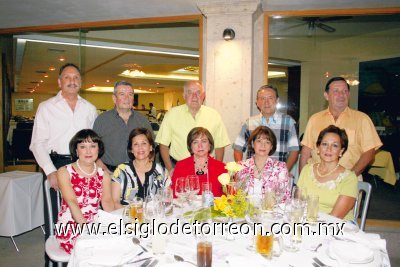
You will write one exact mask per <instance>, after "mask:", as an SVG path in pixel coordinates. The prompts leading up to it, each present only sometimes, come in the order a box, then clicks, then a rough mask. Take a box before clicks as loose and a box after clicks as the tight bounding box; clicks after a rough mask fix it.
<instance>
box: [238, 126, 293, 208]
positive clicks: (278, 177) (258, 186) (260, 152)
mask: <svg viewBox="0 0 400 267" xmlns="http://www.w3.org/2000/svg"><path fill="white" fill-rule="evenodd" d="M247 144H248V149H250V150H253V151H254V155H253V156H252V157H251V158H249V159H247V160H244V161H240V162H239V164H241V165H242V167H243V169H242V170H240V171H239V172H238V173H237V174H236V177H237V178H236V179H237V181H238V182H239V183H240V184H242V185H244V188H245V190H246V191H247V193H248V194H251V195H262V194H264V192H266V191H267V190H269V189H272V190H274V191H275V192H279V193H280V194H281V200H282V201H285V200H286V199H287V198H290V188H289V174H288V170H287V167H286V163H285V162H281V161H277V160H274V159H272V158H270V157H269V156H270V155H272V154H274V152H275V150H276V137H275V135H274V133H273V132H272V130H271V129H270V128H268V127H266V126H259V127H257V128H256V129H255V130H254V131H253V132H252V133H251V135H250V137H249V140H248V143H247Z"/></svg>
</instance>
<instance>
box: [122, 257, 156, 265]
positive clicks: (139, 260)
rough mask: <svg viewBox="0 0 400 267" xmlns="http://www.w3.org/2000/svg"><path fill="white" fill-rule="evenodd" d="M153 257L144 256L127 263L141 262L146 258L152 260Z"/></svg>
mask: <svg viewBox="0 0 400 267" xmlns="http://www.w3.org/2000/svg"><path fill="white" fill-rule="evenodd" d="M152 258H153V257H147V258H142V259H138V260H134V261H130V262H127V263H126V264H131V263H137V262H141V261H145V260H151V259H152Z"/></svg>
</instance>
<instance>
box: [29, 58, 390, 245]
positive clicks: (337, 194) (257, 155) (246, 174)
mask: <svg viewBox="0 0 400 267" xmlns="http://www.w3.org/2000/svg"><path fill="white" fill-rule="evenodd" d="M58 85H59V87H60V89H61V90H60V92H59V93H58V94H57V95H56V96H55V97H52V98H50V99H49V100H46V101H44V102H42V103H41V104H40V105H39V107H38V110H37V114H36V117H35V123H34V129H33V135H32V142H31V146H30V149H31V150H32V152H33V154H34V156H35V158H36V160H37V162H38V164H39V165H40V166H41V168H42V169H43V172H44V173H45V174H46V176H47V180H48V181H49V183H50V185H51V187H52V188H53V189H52V192H51V197H52V203H57V201H56V193H55V191H54V190H61V192H62V196H63V200H62V207H61V211H60V212H59V214H58V222H63V223H72V224H83V223H87V222H90V221H92V220H93V217H94V215H95V214H96V213H97V209H98V208H99V206H100V203H101V207H102V208H103V209H104V210H106V211H112V210H114V209H117V208H120V207H122V205H124V204H127V203H128V202H129V199H131V198H133V197H136V196H138V197H142V198H145V197H146V196H147V195H149V194H155V193H156V192H157V191H158V190H160V189H162V188H163V187H165V186H169V185H170V184H171V183H172V185H173V184H174V181H175V180H176V179H177V178H178V177H182V176H187V175H197V176H199V180H200V183H202V182H206V181H208V182H211V183H212V192H213V194H214V196H217V197H218V196H221V195H222V193H223V192H222V186H221V185H220V183H219V182H218V180H217V177H218V176H219V175H220V174H222V173H224V172H226V171H227V170H226V169H225V164H224V163H223V158H224V149H225V147H226V146H228V145H229V144H230V140H229V137H228V133H227V131H226V128H225V126H224V123H223V121H222V119H221V116H220V115H219V113H218V112H217V111H216V110H214V109H212V108H210V107H207V106H204V105H203V102H204V99H205V91H204V88H203V86H202V84H201V83H200V82H198V81H189V82H187V83H185V85H184V93H183V94H184V98H185V101H186V103H185V104H183V105H180V106H177V107H174V108H172V109H171V110H170V111H169V112H167V113H166V115H165V117H164V120H163V122H162V124H161V126H160V129H159V132H158V134H157V136H156V138H155V139H154V135H153V132H152V129H151V126H150V123H149V121H148V120H147V119H146V117H145V116H143V115H142V114H140V113H139V112H137V111H135V110H134V109H133V108H132V105H133V98H134V91H133V88H132V85H131V84H130V83H129V82H126V81H119V82H117V83H116V84H115V87H114V92H113V95H112V99H113V102H114V104H115V107H114V108H113V109H112V110H109V111H106V112H104V113H102V114H101V115H99V116H98V117H96V108H95V107H94V106H93V105H92V104H90V103H89V102H88V101H86V100H85V99H83V98H81V97H80V96H79V90H80V86H81V76H80V70H79V68H78V67H77V66H75V65H74V64H70V63H68V64H66V65H64V66H63V67H61V69H60V73H59V78H58ZM324 96H325V98H326V100H327V101H328V103H329V106H328V108H327V110H325V111H322V112H319V113H317V114H315V115H313V116H312V117H311V118H310V120H309V122H308V125H307V127H306V131H305V134H304V138H303V141H302V145H303V146H302V149H301V155H300V170H301V173H300V178H299V181H298V186H299V187H300V188H306V189H307V191H308V192H313V193H315V194H318V195H319V196H320V208H321V211H323V212H327V213H330V214H332V215H333V216H337V217H339V218H346V219H350V218H351V214H352V213H351V210H352V209H353V206H354V202H355V198H356V195H357V176H358V175H360V173H361V172H362V171H363V170H364V169H365V167H366V166H367V165H368V163H369V162H370V161H371V160H372V159H373V157H374V153H375V151H376V150H377V149H378V148H379V147H380V146H381V145H382V143H381V142H380V139H379V137H378V135H377V133H376V130H375V128H374V125H373V124H372V122H371V120H370V119H369V118H368V116H367V115H365V114H364V113H362V112H359V111H355V110H352V109H350V108H349V107H348V101H349V97H350V88H349V85H348V84H347V82H346V81H345V80H344V79H343V78H341V77H335V78H332V79H331V80H330V81H328V83H327V85H326V88H325V93H324ZM278 101H279V96H278V91H277V89H276V88H274V87H273V86H271V85H264V86H262V87H261V88H260V89H259V90H258V92H257V100H256V105H257V108H258V109H259V110H260V114H259V115H256V116H253V117H250V118H248V119H247V120H246V121H245V122H244V123H243V125H242V127H241V130H240V132H239V135H238V137H237V138H236V140H235V142H234V144H233V149H234V158H235V161H237V162H239V164H241V165H242V169H241V170H240V171H239V172H238V173H237V175H236V177H237V179H238V180H239V181H240V182H241V183H242V184H243V185H245V190H246V191H247V193H248V194H262V193H263V192H264V191H265V190H267V189H268V188H274V187H277V186H280V187H281V188H284V198H283V200H285V199H288V198H290V174H289V172H290V170H291V169H292V167H293V166H294V164H295V163H296V161H297V158H298V155H299V152H300V145H299V140H298V136H297V133H296V127H295V121H294V120H293V119H292V118H291V117H290V116H288V115H286V114H283V113H281V112H279V111H278V110H277V104H278ZM91 129H93V130H91ZM156 143H158V144H159V149H160V155H161V158H162V162H163V163H164V167H163V166H162V165H161V164H160V163H156V161H155V150H156V145H155V144H156ZM243 155H246V158H244V157H243ZM57 169H58V171H57ZM169 178H171V180H170V179H169ZM53 206H55V205H53ZM53 214H56V212H55V211H53ZM47 216H48V215H47V208H46V207H45V222H46V228H47V231H46V233H49V232H48V230H49V228H48V221H47ZM57 238H58V239H59V241H60V244H61V247H62V248H63V249H64V250H66V251H67V252H70V251H71V249H72V247H73V244H74V238H73V237H71V236H69V235H65V236H57Z"/></svg>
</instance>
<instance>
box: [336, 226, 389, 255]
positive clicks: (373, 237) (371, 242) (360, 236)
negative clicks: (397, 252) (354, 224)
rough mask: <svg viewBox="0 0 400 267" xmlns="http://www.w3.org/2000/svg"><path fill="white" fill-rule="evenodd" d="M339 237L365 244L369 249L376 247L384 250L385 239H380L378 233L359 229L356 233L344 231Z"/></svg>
mask: <svg viewBox="0 0 400 267" xmlns="http://www.w3.org/2000/svg"><path fill="white" fill-rule="evenodd" d="M339 238H343V239H344V240H351V241H355V242H356V243H360V244H363V245H366V246H367V247H369V248H371V249H377V250H381V251H384V252H386V240H385V239H381V237H380V235H379V234H372V233H365V232H361V231H359V232H357V233H352V232H344V233H343V236H342V237H341V236H339Z"/></svg>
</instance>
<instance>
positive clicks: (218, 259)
mask: <svg viewBox="0 0 400 267" xmlns="http://www.w3.org/2000/svg"><path fill="white" fill-rule="evenodd" d="M113 213H114V214H121V211H117V212H113ZM102 216H103V218H105V219H104V221H106V222H108V223H109V222H111V221H116V219H115V217H114V219H113V218H112V215H111V214H110V215H105V216H104V215H102ZM114 216H115V215H114ZM319 219H320V220H323V221H325V222H331V223H335V222H342V221H341V220H339V219H337V218H335V217H332V216H329V215H326V214H320V215H319ZM344 233H345V234H344V235H342V236H341V237H342V238H345V239H347V240H350V239H351V240H353V241H340V242H354V241H356V243H357V244H360V243H361V244H363V245H366V246H368V247H370V248H371V249H372V250H373V254H374V257H373V260H372V261H370V262H367V263H365V264H345V265H343V264H342V262H339V261H337V260H334V259H332V258H331V257H330V256H329V255H328V249H329V245H330V243H331V242H337V240H335V239H333V238H332V237H331V236H326V235H321V236H316V235H314V236H303V242H302V243H301V246H300V251H297V252H287V251H283V252H282V254H281V255H280V257H274V258H273V259H272V260H266V259H264V258H263V257H261V256H260V255H258V254H256V253H255V252H253V251H250V250H248V249H247V246H248V245H249V242H250V238H249V237H245V236H236V237H235V239H234V240H227V239H226V238H223V237H214V238H213V241H212V243H213V259H212V261H213V263H212V266H217V267H236V266H240V267H244V266H252V267H253V266H254V267H255V266H276V267H303V266H313V265H312V264H313V262H314V260H313V258H315V257H317V258H318V259H319V260H321V261H322V262H324V263H325V264H326V265H328V266H338V267H340V266H346V267H364V266H368V267H369V266H371V267H373V266H384V267H388V266H390V263H389V258H388V256H387V251H386V241H385V240H383V239H380V238H379V236H378V235H374V234H366V233H364V232H362V231H358V232H354V229H352V228H349V229H347V230H346V229H345V231H344ZM107 238H112V237H110V236H109V237H104V236H97V237H93V236H91V237H89V236H81V237H80V238H78V240H77V245H76V247H75V250H74V252H73V254H72V255H71V259H70V262H69V265H68V266H69V267H74V266H92V265H90V263H89V264H88V265H80V263H83V262H85V263H88V262H87V259H88V256H87V255H91V256H90V257H93V258H94V259H96V258H97V257H98V256H96V255H94V254H96V251H97V250H100V249H101V247H100V246H101V244H102V243H104V242H100V241H102V240H107ZM119 238H121V237H118V236H117V237H113V241H111V240H108V241H107V242H108V244H109V246H111V244H112V246H113V248H114V250H115V249H117V248H118V246H119V245H118V244H117V242H120V241H118V240H117V239H119ZM125 238H126V239H128V240H129V242H130V241H131V237H130V236H126V237H125ZM96 239H97V240H96ZM79 242H82V244H85V250H82V249H80V245H79ZM129 242H128V243H129ZM88 243H90V245H87V244H88ZM141 243H142V245H143V246H146V247H147V248H148V249H149V252H148V253H144V254H142V255H141V256H135V255H137V253H138V251H140V249H139V250H138V249H137V248H136V249H132V251H131V253H130V256H131V258H130V259H129V261H132V259H134V260H137V259H140V258H147V257H152V260H154V259H157V260H158V264H157V265H156V266H157V267H158V266H160V267H161V266H193V265H191V264H189V263H179V262H176V261H175V260H174V257H173V255H174V254H176V255H179V256H181V257H183V258H184V259H186V260H188V261H190V262H193V263H196V240H195V238H194V237H193V236H182V235H180V236H175V235H170V236H168V237H167V245H166V251H165V254H161V255H152V254H151V237H150V238H147V239H142V240H141ZM319 243H322V244H323V245H322V247H320V248H319V249H318V252H313V251H311V249H313V248H315V247H316V246H317V245H318V244H319ZM356 243H354V244H356ZM122 244H123V242H121V248H122ZM347 244H348V243H347ZM99 247H100V248H99ZM123 247H126V245H123ZM117 250H118V249H117ZM101 251H103V252H102V255H101V257H104V258H105V259H114V261H115V262H114V263H115V264H114V265H118V264H120V265H123V264H121V263H123V262H121V261H118V259H117V258H119V259H123V257H122V256H120V257H117V254H116V253H111V252H110V255H108V254H105V253H104V250H102V249H101ZM83 254H85V255H86V256H85V257H82V256H83ZM113 255H115V256H116V257H113ZM125 262H127V261H125ZM142 263H143V261H142V262H139V263H133V264H125V265H123V266H126V267H128V266H140V265H141V264H142ZM98 266H100V265H98ZM101 266H106V265H101Z"/></svg>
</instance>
